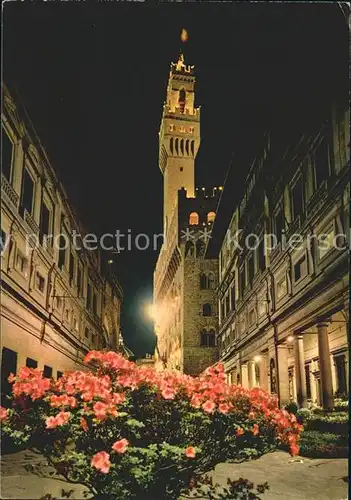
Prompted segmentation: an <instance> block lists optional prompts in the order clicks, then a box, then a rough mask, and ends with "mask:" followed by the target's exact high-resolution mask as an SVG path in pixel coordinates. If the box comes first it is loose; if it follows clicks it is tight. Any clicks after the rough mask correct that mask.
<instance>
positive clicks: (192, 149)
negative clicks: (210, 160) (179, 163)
mask: <svg viewBox="0 0 351 500" xmlns="http://www.w3.org/2000/svg"><path fill="white" fill-rule="evenodd" d="M194 145H195V141H191V154H192V155H193V156H194V151H195V149H194Z"/></svg>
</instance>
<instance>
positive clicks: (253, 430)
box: [251, 424, 259, 436]
mask: <svg viewBox="0 0 351 500" xmlns="http://www.w3.org/2000/svg"><path fill="white" fill-rule="evenodd" d="M251 430H252V434H253V435H254V436H257V434H258V432H259V427H258V425H257V424H254V425H253V427H252V429H251Z"/></svg>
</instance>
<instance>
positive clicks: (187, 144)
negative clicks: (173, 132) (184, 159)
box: [185, 139, 189, 155]
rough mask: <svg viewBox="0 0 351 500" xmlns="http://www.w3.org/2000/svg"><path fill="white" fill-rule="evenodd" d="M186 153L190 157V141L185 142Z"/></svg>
mask: <svg viewBox="0 0 351 500" xmlns="http://www.w3.org/2000/svg"><path fill="white" fill-rule="evenodd" d="M185 152H186V154H187V155H189V139H187V140H186V141H185Z"/></svg>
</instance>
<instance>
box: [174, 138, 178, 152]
mask: <svg viewBox="0 0 351 500" xmlns="http://www.w3.org/2000/svg"><path fill="white" fill-rule="evenodd" d="M178 142H179V140H178V137H177V138H176V140H175V150H176V153H177V154H179V151H178Z"/></svg>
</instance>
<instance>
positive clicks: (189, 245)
mask: <svg viewBox="0 0 351 500" xmlns="http://www.w3.org/2000/svg"><path fill="white" fill-rule="evenodd" d="M194 250H195V247H194V243H193V242H192V241H187V242H186V244H185V257H188V256H189V257H194V254H195V251H194Z"/></svg>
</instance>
